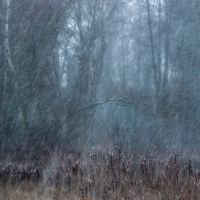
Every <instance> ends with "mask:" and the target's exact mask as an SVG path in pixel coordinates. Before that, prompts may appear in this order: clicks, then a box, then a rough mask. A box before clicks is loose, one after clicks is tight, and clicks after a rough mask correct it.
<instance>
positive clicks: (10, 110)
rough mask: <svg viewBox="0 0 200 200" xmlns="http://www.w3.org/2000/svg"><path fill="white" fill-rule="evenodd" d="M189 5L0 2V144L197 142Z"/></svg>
mask: <svg viewBox="0 0 200 200" xmlns="http://www.w3.org/2000/svg"><path fill="white" fill-rule="evenodd" d="M199 8H200V2H199V1H198V0H192V1H190V2H188V1H186V0H181V1H180V0H173V1H172V0H163V1H162V0H156V1H153V0H142V1H141V0H140V1H139V0H138V1H128V0H114V1H113V0H112V1H111V0H110V1H105V0H94V1H90V0H83V1H79V0H73V1H71V0H34V1H28V0H23V1H22V0H4V1H3V0H1V1H0V135H1V137H0V138H1V145H5V144H10V143H11V142H17V143H20V142H22V144H23V143H24V141H32V142H33V141H40V142H42V141H43V142H47V143H54V142H65V143H66V142H67V143H75V144H79V145H80V144H82V143H87V144H96V143H98V142H101V141H108V140H111V141H112V142H113V143H114V144H117V145H123V144H125V142H126V141H129V143H131V144H135V145H136V146H137V147H140V146H144V144H145V146H146V147H149V146H153V145H158V144H159V145H162V146H170V147H172V146H174V145H177V144H186V143H188V144H196V145H197V144H198V143H199V139H200V138H199V131H200V126H199V116H200V109H199V102H200V101H199V100H200V98H199V94H200V90H199V85H200V77H199V76H200V72H199V64H200V56H199V51H200V9H199Z"/></svg>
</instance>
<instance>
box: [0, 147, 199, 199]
mask: <svg viewBox="0 0 200 200" xmlns="http://www.w3.org/2000/svg"><path fill="white" fill-rule="evenodd" d="M4 154H5V155H4ZM4 154H3V153H2V154H1V160H2V164H0V194H1V195H0V199H12V200H19V199H46V200H47V199H52V200H53V199H68V200H70V199H71V200H73V199H74V200H75V199H77V200H78V199H80V200H83V199H85V200H86V199H95V200H96V199H116V200H117V199H120V200H122V199H124V200H125V199H147V200H151V199H163V200H164V199H181V200H184V199H185V200H188V199H200V189H199V180H200V172H199V171H198V167H199V166H198V164H197V166H195V165H194V164H192V162H193V161H191V160H188V161H187V162H185V161H184V160H183V159H180V157H178V155H177V154H171V155H168V156H166V155H159V154H158V153H153V152H149V153H136V152H133V151H132V152H131V151H126V150H123V151H122V150H121V149H118V150H115V151H114V150H113V151H112V152H109V151H108V150H107V151H106V150H99V149H98V150H94V151H92V152H88V151H86V150H84V151H83V150H81V149H79V150H78V151H77V150H73V149H70V148H66V149H65V150H59V149H58V148H54V147H51V148H48V149H46V150H43V151H41V152H40V153H39V154H34V153H33V152H32V153H31V152H30V151H25V150H17V149H16V150H15V151H14V150H12V151H8V152H4ZM3 155H4V156H3ZM9 162H10V164H8V163H9ZM194 166H195V167H196V169H194Z"/></svg>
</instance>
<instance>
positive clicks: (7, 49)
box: [4, 0, 25, 132]
mask: <svg viewBox="0 0 200 200" xmlns="http://www.w3.org/2000/svg"><path fill="white" fill-rule="evenodd" d="M4 3H5V8H6V17H5V41H4V48H5V49H4V53H5V56H6V59H7V61H8V65H9V68H10V69H11V71H12V72H13V74H14V75H16V70H15V68H14V65H13V62H12V59H11V52H10V44H9V18H10V0H5V2H4ZM14 89H15V95H16V99H17V107H18V113H19V119H20V124H21V129H22V131H23V132H25V121H24V114H23V109H22V106H21V103H20V100H19V99H18V95H17V92H18V84H17V82H16V81H15V82H14Z"/></svg>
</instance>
